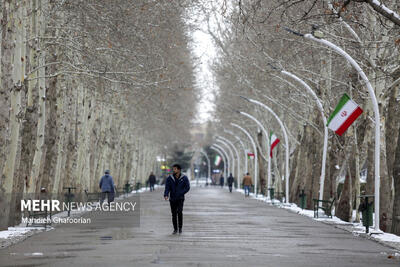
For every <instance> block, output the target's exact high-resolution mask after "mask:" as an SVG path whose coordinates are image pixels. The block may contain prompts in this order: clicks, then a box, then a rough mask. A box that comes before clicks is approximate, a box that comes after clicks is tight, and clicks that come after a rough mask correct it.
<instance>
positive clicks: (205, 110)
mask: <svg viewBox="0 0 400 267" xmlns="http://www.w3.org/2000/svg"><path fill="white" fill-rule="evenodd" d="M199 26H200V27H205V29H206V28H207V26H205V25H199ZM192 38H193V45H192V49H193V53H194V55H195V56H196V58H199V62H200V65H199V66H198V69H197V72H196V85H197V87H198V88H200V89H201V92H202V95H201V100H200V103H199V104H198V106H197V109H198V116H197V118H196V122H205V121H207V120H209V119H210V118H211V113H212V112H213V111H214V101H215V94H216V92H217V90H218V88H217V85H216V83H215V79H214V76H213V73H212V71H211V70H210V65H209V64H212V60H213V59H214V57H215V55H216V54H215V53H216V49H215V46H214V43H213V41H212V40H211V38H210V36H209V35H208V34H206V33H204V32H202V31H201V30H197V31H195V32H194V33H193V34H192Z"/></svg>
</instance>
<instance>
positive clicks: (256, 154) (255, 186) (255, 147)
mask: <svg viewBox="0 0 400 267" xmlns="http://www.w3.org/2000/svg"><path fill="white" fill-rule="evenodd" d="M231 125H232V126H233V127H236V128H238V129H239V130H241V131H242V132H243V133H245V134H246V135H247V137H248V138H249V139H250V142H251V144H252V145H253V149H254V177H255V179H254V180H255V182H254V192H255V194H256V197H257V181H258V153H257V146H256V143H255V142H254V139H253V137H251V135H250V134H249V132H248V131H246V130H245V129H243V128H242V127H241V126H239V125H237V124H235V123H231Z"/></svg>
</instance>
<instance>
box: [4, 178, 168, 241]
mask: <svg viewBox="0 0 400 267" xmlns="http://www.w3.org/2000/svg"><path fill="white" fill-rule="evenodd" d="M159 187H161V186H159V185H155V186H154V188H155V189H156V188H159ZM146 191H150V188H149V187H146V188H141V189H139V190H137V191H136V190H133V191H132V192H130V193H129V194H121V195H120V196H119V197H116V198H115V200H121V199H124V198H128V197H131V196H133V195H134V194H137V193H142V192H146ZM95 203H97V202H95ZM95 203H94V204H95ZM86 212H87V211H86V210H84V209H82V210H72V211H71V212H70V217H71V218H75V217H78V216H81V215H82V214H83V213H86ZM66 217H68V211H63V212H59V213H56V214H54V215H52V218H66ZM53 229H54V227H52V226H47V227H46V228H44V227H39V226H37V227H26V224H25V223H21V224H19V225H17V226H14V227H8V229H7V230H4V231H0V248H5V247H7V246H9V245H11V244H14V243H17V242H20V241H22V240H24V239H26V238H27V237H29V236H31V235H33V234H35V233H38V232H43V231H50V230H53Z"/></svg>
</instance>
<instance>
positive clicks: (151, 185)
mask: <svg viewBox="0 0 400 267" xmlns="http://www.w3.org/2000/svg"><path fill="white" fill-rule="evenodd" d="M151 191H154V184H153V183H150V192H151Z"/></svg>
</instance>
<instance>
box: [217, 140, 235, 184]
mask: <svg viewBox="0 0 400 267" xmlns="http://www.w3.org/2000/svg"><path fill="white" fill-rule="evenodd" d="M213 146H214V147H216V148H218V149H220V150H221V151H222V152H223V153H224V156H225V158H226V161H227V162H228V166H227V167H226V168H225V179H226V177H227V171H229V169H228V168H231V159H230V158H229V154H228V153H226V150H225V149H224V148H223V147H222V146H220V145H218V144H215V143H214V144H213Z"/></svg>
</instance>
